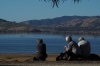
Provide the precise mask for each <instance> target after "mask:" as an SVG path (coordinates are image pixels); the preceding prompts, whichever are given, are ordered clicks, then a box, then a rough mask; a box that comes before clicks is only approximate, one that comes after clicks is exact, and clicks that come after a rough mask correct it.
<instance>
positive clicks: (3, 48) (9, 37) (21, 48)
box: [0, 33, 100, 54]
mask: <svg viewBox="0 0 100 66" xmlns="http://www.w3.org/2000/svg"><path fill="white" fill-rule="evenodd" d="M66 36H69V35H68V34H65V35H61V34H49V33H30V34H0V53H13V54H34V53H35V52H36V45H37V42H36V41H37V39H38V38H42V39H43V41H44V43H45V44H46V46H47V53H53V54H54V53H55V54H58V53H60V52H63V51H64V50H65V49H64V46H65V45H67V44H68V43H67V42H66V40H65V37H66ZM80 36H83V37H84V38H85V39H86V40H88V41H90V43H91V53H96V54H100V36H91V35H72V38H73V40H74V41H76V42H78V40H77V39H78V38H79V37H80Z"/></svg>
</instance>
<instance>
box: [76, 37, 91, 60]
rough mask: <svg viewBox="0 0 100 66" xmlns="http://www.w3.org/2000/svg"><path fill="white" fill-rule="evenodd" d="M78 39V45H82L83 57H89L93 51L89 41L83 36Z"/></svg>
mask: <svg viewBox="0 0 100 66" xmlns="http://www.w3.org/2000/svg"><path fill="white" fill-rule="evenodd" d="M78 41H79V42H78V46H79V47H80V50H81V55H82V57H84V58H88V57H89V56H90V52H91V47H90V43H89V41H86V40H85V39H84V38H83V37H80V38H79V39H78Z"/></svg>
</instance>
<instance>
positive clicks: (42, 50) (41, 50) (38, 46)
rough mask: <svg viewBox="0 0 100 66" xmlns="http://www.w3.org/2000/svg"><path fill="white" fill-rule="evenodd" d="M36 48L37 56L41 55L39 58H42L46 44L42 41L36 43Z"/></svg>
mask: <svg viewBox="0 0 100 66" xmlns="http://www.w3.org/2000/svg"><path fill="white" fill-rule="evenodd" d="M37 50H38V53H37V56H38V57H41V58H43V57H44V58H45V55H46V45H45V44H44V43H41V44H38V45H37Z"/></svg>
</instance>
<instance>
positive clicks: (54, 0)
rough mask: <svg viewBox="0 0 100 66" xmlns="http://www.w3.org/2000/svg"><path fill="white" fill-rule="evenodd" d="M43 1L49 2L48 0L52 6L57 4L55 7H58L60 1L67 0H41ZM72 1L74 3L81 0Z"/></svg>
mask: <svg viewBox="0 0 100 66" xmlns="http://www.w3.org/2000/svg"><path fill="white" fill-rule="evenodd" d="M39 1H42V0H39ZM43 1H45V2H47V1H48V2H49V1H50V2H52V3H53V7H54V6H57V7H58V5H59V2H60V1H63V2H64V1H67V0H43ZM72 1H74V3H75V2H77V3H78V2H79V1H81V0H72Z"/></svg>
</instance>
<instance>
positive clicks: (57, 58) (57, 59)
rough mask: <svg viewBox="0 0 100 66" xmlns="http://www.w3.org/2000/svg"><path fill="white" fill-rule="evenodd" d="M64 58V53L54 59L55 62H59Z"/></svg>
mask: <svg viewBox="0 0 100 66" xmlns="http://www.w3.org/2000/svg"><path fill="white" fill-rule="evenodd" d="M64 56H66V54H65V53H60V55H59V56H57V57H56V61H59V60H64V59H63V58H64Z"/></svg>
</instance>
